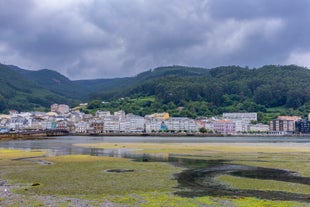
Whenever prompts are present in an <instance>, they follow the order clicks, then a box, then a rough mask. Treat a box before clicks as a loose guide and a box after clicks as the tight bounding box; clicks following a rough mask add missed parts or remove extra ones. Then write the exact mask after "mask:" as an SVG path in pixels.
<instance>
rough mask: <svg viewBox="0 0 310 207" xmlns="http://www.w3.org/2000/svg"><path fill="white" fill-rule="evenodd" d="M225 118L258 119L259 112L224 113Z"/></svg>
mask: <svg viewBox="0 0 310 207" xmlns="http://www.w3.org/2000/svg"><path fill="white" fill-rule="evenodd" d="M223 119H241V120H244V121H248V122H249V123H250V122H251V121H257V113H223Z"/></svg>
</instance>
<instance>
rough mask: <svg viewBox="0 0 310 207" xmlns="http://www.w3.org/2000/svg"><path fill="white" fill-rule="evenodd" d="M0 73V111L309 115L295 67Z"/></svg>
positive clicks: (307, 74) (304, 77)
mask: <svg viewBox="0 0 310 207" xmlns="http://www.w3.org/2000/svg"><path fill="white" fill-rule="evenodd" d="M0 73H1V74H0V75H1V77H0V86H1V89H0V111H6V110H8V109H17V110H30V109H37V108H41V109H42V108H44V107H48V106H49V105H50V104H51V103H54V102H57V103H70V104H71V105H72V106H73V105H74V104H77V103H78V102H80V101H87V102H89V106H88V108H87V109H83V110H85V111H86V112H93V111H95V110H97V109H108V110H111V111H116V110H119V109H122V110H125V111H126V112H127V113H129V112H132V113H135V114H140V115H145V114H148V113H153V112H162V111H167V112H169V113H171V114H172V115H174V116H188V117H197V116H210V115H217V114H221V113H223V112H238V111H239V112H241V111H248V112H261V113H276V114H287V115H289V114H298V115H302V116H305V115H306V114H307V113H309V112H310V84H309V83H310V71H309V70H308V69H306V68H302V67H298V66H295V65H289V66H278V65H268V66H264V67H261V68H255V69H249V68H244V67H239V66H226V67H218V68H213V69H204V68H191V67H183V66H171V67H160V68H156V69H153V70H148V71H145V72H143V73H140V74H138V75H137V76H135V77H125V78H114V79H97V80H79V81H71V80H70V79H68V78H66V77H65V76H63V75H61V74H59V73H57V72H55V71H52V70H40V71H27V70H23V69H20V68H17V67H16V66H5V65H0ZM103 101H105V103H102V102H103ZM107 102H108V103H107Z"/></svg>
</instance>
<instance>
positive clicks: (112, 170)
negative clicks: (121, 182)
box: [104, 169, 134, 173]
mask: <svg viewBox="0 0 310 207" xmlns="http://www.w3.org/2000/svg"><path fill="white" fill-rule="evenodd" d="M104 172H114V173H127V172H134V170H132V169H108V170H105V171H104Z"/></svg>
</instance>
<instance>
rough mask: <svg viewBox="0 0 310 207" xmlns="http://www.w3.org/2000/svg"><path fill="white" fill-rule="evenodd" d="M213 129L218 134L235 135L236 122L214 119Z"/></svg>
mask: <svg viewBox="0 0 310 207" xmlns="http://www.w3.org/2000/svg"><path fill="white" fill-rule="evenodd" d="M213 130H214V131H215V132H216V133H220V134H231V135H235V134H236V133H237V131H236V123H235V122H233V121H231V120H225V119H224V120H216V121H214V122H213Z"/></svg>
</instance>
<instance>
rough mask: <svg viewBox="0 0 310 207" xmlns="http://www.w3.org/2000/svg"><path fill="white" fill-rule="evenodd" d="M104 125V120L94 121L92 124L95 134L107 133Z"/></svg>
mask: <svg viewBox="0 0 310 207" xmlns="http://www.w3.org/2000/svg"><path fill="white" fill-rule="evenodd" d="M104 125H105V124H104V122H103V121H102V120H94V121H93V122H92V123H91V126H92V128H93V130H94V133H103V132H104V131H105V128H104Z"/></svg>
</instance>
